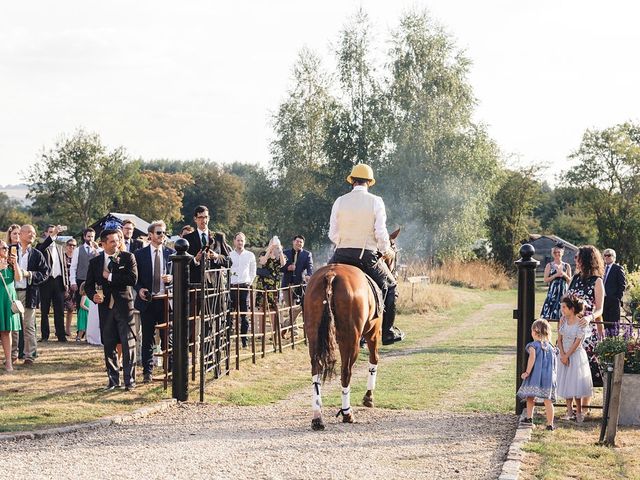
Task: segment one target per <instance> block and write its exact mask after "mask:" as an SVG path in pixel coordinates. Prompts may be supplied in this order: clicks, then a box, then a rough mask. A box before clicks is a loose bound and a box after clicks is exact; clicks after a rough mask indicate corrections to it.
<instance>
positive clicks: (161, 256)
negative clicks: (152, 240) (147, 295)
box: [149, 245, 166, 293]
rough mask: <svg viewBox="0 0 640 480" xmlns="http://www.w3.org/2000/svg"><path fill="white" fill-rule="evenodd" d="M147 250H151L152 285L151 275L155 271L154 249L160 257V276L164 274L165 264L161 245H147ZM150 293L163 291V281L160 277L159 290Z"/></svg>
mask: <svg viewBox="0 0 640 480" xmlns="http://www.w3.org/2000/svg"><path fill="white" fill-rule="evenodd" d="M149 247H151V248H149V250H150V251H151V284H152V285H153V275H154V274H155V273H156V272H155V270H154V268H156V250H157V251H158V256H159V257H160V277H162V275H164V274H165V272H166V266H165V264H164V255H163V254H162V246H160V247H158V248H156V247H154V246H153V245H149ZM152 293H164V282H163V281H162V278H160V291H159V292H152Z"/></svg>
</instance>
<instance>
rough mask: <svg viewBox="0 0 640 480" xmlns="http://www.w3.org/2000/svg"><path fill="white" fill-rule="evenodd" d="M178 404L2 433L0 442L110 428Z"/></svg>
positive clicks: (164, 403)
mask: <svg viewBox="0 0 640 480" xmlns="http://www.w3.org/2000/svg"><path fill="white" fill-rule="evenodd" d="M176 404H177V401H176V399H175V398H170V399H167V400H161V401H160V402H158V403H155V404H153V405H149V406H147V407H142V408H138V409H137V410H134V411H133V412H131V413H126V414H124V415H113V416H110V417H104V418H100V419H98V420H94V421H92V422H85V423H75V424H73V425H65V426H64V427H54V428H46V429H43V430H33V431H27V432H7V433H0V442H15V441H18V440H34V439H40V438H46V437H51V436H54V435H61V434H66V433H73V432H79V431H82V430H92V429H95V428H100V427H108V426H109V425H115V424H120V423H127V422H130V421H132V420H136V419H139V418H143V417H146V416H148V415H151V414H153V413H157V412H162V411H165V410H167V409H169V408H170V407H172V406H174V405H176Z"/></svg>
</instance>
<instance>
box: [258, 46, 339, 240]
mask: <svg viewBox="0 0 640 480" xmlns="http://www.w3.org/2000/svg"><path fill="white" fill-rule="evenodd" d="M329 87H330V82H329V77H328V75H327V74H326V73H325V72H324V71H323V69H322V65H321V62H320V59H319V57H318V56H317V55H316V54H314V53H313V52H311V51H310V50H308V49H303V50H302V51H301V52H300V54H299V55H298V59H297V61H296V63H295V65H294V68H293V86H292V88H291V89H290V90H289V93H288V95H287V99H286V100H285V101H284V102H283V103H282V104H281V105H280V107H279V109H278V112H277V113H276V115H275V116H274V118H273V126H274V130H275V139H274V140H273V142H272V144H271V152H272V163H271V167H272V168H271V176H272V179H273V189H272V191H271V195H272V197H271V202H270V208H269V211H268V213H267V218H268V224H267V225H268V228H269V230H270V231H271V232H277V233H278V234H279V235H280V236H283V237H285V238H286V237H289V236H292V235H294V234H296V233H303V234H304V235H305V237H306V238H307V241H308V243H309V245H311V246H316V247H317V246H319V245H321V244H324V243H327V241H326V233H327V229H328V222H329V215H330V212H331V203H329V199H328V187H329V185H330V183H331V179H330V177H329V175H328V174H327V172H328V171H329V170H330V167H329V166H330V163H331V162H330V159H329V157H328V156H327V153H326V150H325V143H326V140H327V135H328V130H329V128H330V125H331V121H332V119H333V116H334V114H335V112H336V109H337V104H336V100H335V99H334V98H333V97H332V96H331V95H330V94H329ZM327 205H328V206H327Z"/></svg>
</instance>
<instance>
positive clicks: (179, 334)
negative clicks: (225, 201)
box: [170, 238, 193, 402]
mask: <svg viewBox="0 0 640 480" xmlns="http://www.w3.org/2000/svg"><path fill="white" fill-rule="evenodd" d="M175 247H176V251H177V253H176V254H175V255H171V257H170V258H171V262H172V264H173V375H172V379H171V380H172V381H171V396H172V397H173V398H175V399H176V400H179V401H181V402H186V401H187V400H188V399H189V262H190V261H191V259H192V258H193V257H192V256H191V255H189V254H188V253H187V249H188V248H189V242H188V241H187V240H185V239H184V238H180V239H178V240H176V245H175Z"/></svg>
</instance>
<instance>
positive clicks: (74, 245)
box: [67, 243, 78, 247]
mask: <svg viewBox="0 0 640 480" xmlns="http://www.w3.org/2000/svg"><path fill="white" fill-rule="evenodd" d="M77 246H78V244H77V243H67V247H77Z"/></svg>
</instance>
